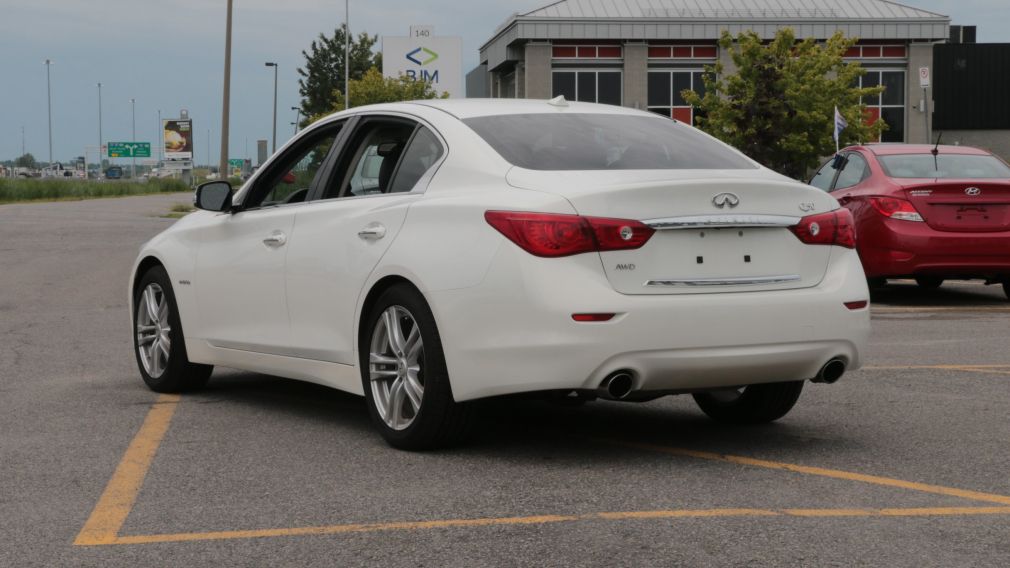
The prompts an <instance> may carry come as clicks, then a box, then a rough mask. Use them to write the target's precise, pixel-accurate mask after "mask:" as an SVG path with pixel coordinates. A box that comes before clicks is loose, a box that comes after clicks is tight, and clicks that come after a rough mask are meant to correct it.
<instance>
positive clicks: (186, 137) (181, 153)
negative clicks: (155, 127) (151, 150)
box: [162, 118, 193, 160]
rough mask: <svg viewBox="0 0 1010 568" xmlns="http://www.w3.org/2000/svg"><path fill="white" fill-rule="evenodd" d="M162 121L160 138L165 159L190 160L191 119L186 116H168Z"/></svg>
mask: <svg viewBox="0 0 1010 568" xmlns="http://www.w3.org/2000/svg"><path fill="white" fill-rule="evenodd" d="M162 122H163V128H162V138H163V140H164V145H165V153H164V156H165V159H166V160H192V159H193V121H192V120H191V119H188V118H186V119H181V118H170V119H168V120H164V121H162Z"/></svg>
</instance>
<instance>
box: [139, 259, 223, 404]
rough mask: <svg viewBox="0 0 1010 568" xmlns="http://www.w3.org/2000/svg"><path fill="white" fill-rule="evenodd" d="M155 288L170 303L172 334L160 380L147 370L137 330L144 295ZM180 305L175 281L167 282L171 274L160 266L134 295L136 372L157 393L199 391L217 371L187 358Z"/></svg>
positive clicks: (169, 315)
mask: <svg viewBox="0 0 1010 568" xmlns="http://www.w3.org/2000/svg"><path fill="white" fill-rule="evenodd" d="M152 284H154V285H156V286H157V287H158V288H160V290H161V293H162V295H163V297H164V301H165V302H166V303H167V310H168V314H167V315H168V322H169V326H170V330H169V331H168V333H167V335H168V338H169V340H170V346H169V348H168V361H167V364H165V365H164V370H163V371H162V372H161V373H160V374H158V376H152V375H151V373H150V372H148V370H147V369H146V368H145V367H144V361H143V360H142V355H141V352H140V339H139V335H140V334H139V333H138V331H139V330H138V329H137V325H138V316H139V315H140V312H139V310H142V309H145V307H144V306H142V305H141V301H142V300H143V297H144V291H145V290H147V289H148V287H149V286H151V285H152ZM177 306H178V304H177V303H176V301H175V293H174V292H173V291H172V281H171V280H170V279H169V278H168V273H167V272H165V269H164V268H163V267H161V266H154V267H151V268H150V269H149V270H148V271H147V272H145V273H144V275H143V276H141V277H140V280H139V281H138V282H137V285H136V287H135V288H134V292H133V314H134V317H133V321H132V322H130V323H131V326H132V328H133V330H134V333H133V355H134V357H135V358H136V360H137V368H138V369H139V370H140V376H141V378H143V379H144V383H146V384H147V386H148V388H150V389H151V390H153V391H155V392H164V393H178V392H185V391H192V390H196V389H199V388H200V387H202V386H204V385H205V384H207V380H208V379H209V378H210V374H211V372H213V370H214V367H213V366H212V365H201V364H198V363H191V362H190V361H189V357H188V355H187V354H186V342H185V340H184V339H183V338H184V337H185V335H184V334H183V332H182V321H181V320H180V319H179V310H178V307H177Z"/></svg>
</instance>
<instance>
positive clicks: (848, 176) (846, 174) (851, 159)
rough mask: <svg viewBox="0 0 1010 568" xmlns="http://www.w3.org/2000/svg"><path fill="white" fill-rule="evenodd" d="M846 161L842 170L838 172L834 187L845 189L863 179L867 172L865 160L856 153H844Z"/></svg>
mask: <svg viewBox="0 0 1010 568" xmlns="http://www.w3.org/2000/svg"><path fill="white" fill-rule="evenodd" d="M846 158H848V162H846V164H845V167H844V168H842V171H841V172H839V173H838V180H837V181H836V182H835V189H845V188H847V187H852V186H854V185H856V184H857V183H859V182H861V181H863V180H864V179H865V178H866V174H867V173H868V168H867V165H866V160H865V159H863V157H862V156H860V155H859V154H856V153H852V154H848V155H846Z"/></svg>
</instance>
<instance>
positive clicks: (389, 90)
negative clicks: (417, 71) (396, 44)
mask: <svg viewBox="0 0 1010 568" xmlns="http://www.w3.org/2000/svg"><path fill="white" fill-rule="evenodd" d="M447 98H449V93H447V92H442V93H439V92H438V91H436V90H435V89H434V87H432V86H431V83H429V82H426V81H415V80H413V79H410V78H408V77H405V76H400V77H397V78H396V79H393V78H391V77H383V76H382V73H380V72H379V70H378V69H376V68H375V67H372V68H371V69H369V70H368V71H366V72H365V74H364V75H363V76H362V77H361V79H359V80H353V79H352V80H351V106H352V107H359V106H364V105H372V104H378V103H395V102H400V101H415V100H419V99H447ZM332 100H333V103H332V106H331V107H330V108H329V109H327V110H326V112H321V113H319V114H316V115H313V116H311V117H310V120H309V122H310V123H312V122H315V121H316V120H319V119H320V118H322V117H324V116H326V115H327V114H329V113H331V112H338V111H341V110H344V93H342V92H341V91H340V90H336V91H334V92H333V97H332Z"/></svg>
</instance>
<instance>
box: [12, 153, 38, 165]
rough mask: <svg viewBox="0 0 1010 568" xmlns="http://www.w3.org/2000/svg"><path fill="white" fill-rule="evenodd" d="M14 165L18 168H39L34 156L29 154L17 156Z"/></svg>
mask: <svg viewBox="0 0 1010 568" xmlns="http://www.w3.org/2000/svg"><path fill="white" fill-rule="evenodd" d="M14 165H15V166H17V167H19V168H32V169H35V168H37V167H39V164H38V162H37V161H36V160H35V156H33V155H32V153H31V152H29V153H27V154H25V155H23V156H19V157H18V159H16V160H14Z"/></svg>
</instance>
